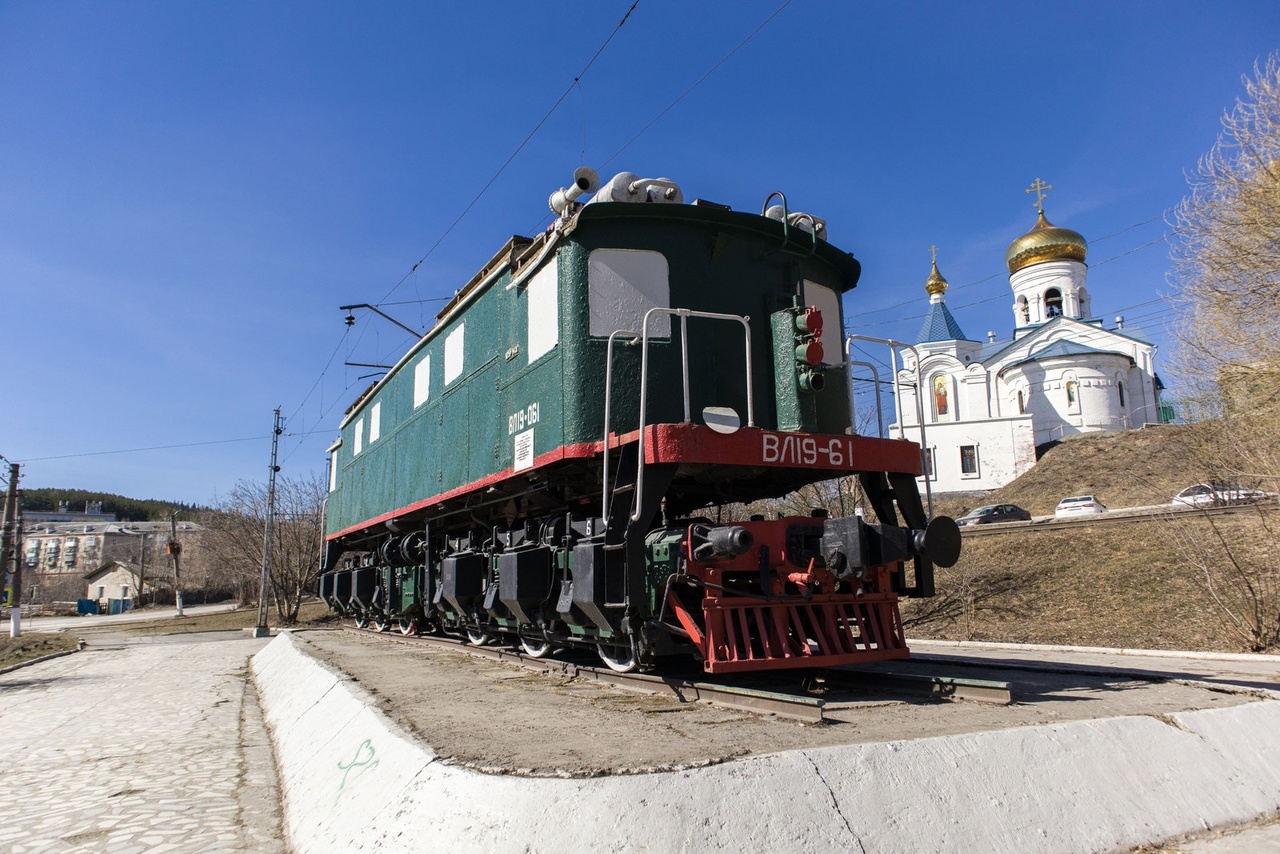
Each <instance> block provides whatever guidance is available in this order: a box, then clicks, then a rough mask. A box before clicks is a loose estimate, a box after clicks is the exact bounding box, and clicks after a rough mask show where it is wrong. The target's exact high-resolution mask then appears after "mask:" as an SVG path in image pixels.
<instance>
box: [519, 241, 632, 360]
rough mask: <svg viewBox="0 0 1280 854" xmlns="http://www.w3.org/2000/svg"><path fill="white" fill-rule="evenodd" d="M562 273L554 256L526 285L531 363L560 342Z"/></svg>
mask: <svg viewBox="0 0 1280 854" xmlns="http://www.w3.org/2000/svg"><path fill="white" fill-rule="evenodd" d="M559 275H560V274H559V270H558V266H557V264H556V261H555V259H554V258H553V259H552V260H551V262H550V263H549V264H547V265H546V266H545V267H543V268H542V269H541V270H539V271H538V272H537V274H536V275H535V276H534V277H533V279H531V280H530V282H529V286H528V287H527V288H525V300H526V301H527V303H528V308H529V338H528V341H529V364H533V363H534V362H536V361H537V360H538V359H539V358H540V357H542V356H543V355H545V354H546V353H549V352H551V350H553V349H554V348H555V346H556V344H558V343H559V342H560V305H559V302H560V300H559V298H560V292H559V282H558V277H559ZM610 331H612V330H610Z"/></svg>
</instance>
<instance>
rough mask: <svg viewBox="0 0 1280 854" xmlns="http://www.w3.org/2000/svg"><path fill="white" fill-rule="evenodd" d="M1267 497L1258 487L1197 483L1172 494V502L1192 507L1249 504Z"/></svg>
mask: <svg viewBox="0 0 1280 854" xmlns="http://www.w3.org/2000/svg"><path fill="white" fill-rule="evenodd" d="M1268 497H1270V496H1269V495H1268V493H1265V492H1263V491H1262V490H1260V489H1245V488H1244V487H1243V486H1237V485H1236V484H1234V483H1197V484H1196V485H1195V486H1188V487H1187V488H1186V489H1184V490H1182V491H1181V492H1179V493H1178V494H1177V495H1175V496H1173V503H1174V504H1188V505H1190V506H1192V507H1221V506H1224V505H1227V504H1250V503H1252V502H1254V501H1262V500H1263V499H1265V498H1268Z"/></svg>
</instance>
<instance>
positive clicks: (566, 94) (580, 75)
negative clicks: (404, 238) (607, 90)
mask: <svg viewBox="0 0 1280 854" xmlns="http://www.w3.org/2000/svg"><path fill="white" fill-rule="evenodd" d="M639 5H640V0H635V2H634V3H632V4H631V6H630V8H628V9H627V12H626V14H625V15H623V16H622V20H620V21H618V25H617V26H616V27H614V28H613V32H611V33H609V36H608V38H606V39H605V40H604V42H603V43H602V44H601V45H600V47H599V48H597V49H596V52H595V53H593V54H592V55H591V58H590V59H589V60H587V64H586V65H584V66H583V67H582V70H581V71H579V72H578V75H577V76H576V77H574V78H573V82H572V83H570V84H569V85H568V86H567V87H565V90H564V92H562V93H561V94H560V97H559V98H557V99H556V102H555V103H554V104H552V105H551V109H549V110H547V112H546V114H545V115H544V116H543V117H542V118H541V119H539V120H538V123H537V124H535V125H534V126H533V130H531V131H529V133H528V134H526V135H525V138H524V139H523V140H521V141H520V144H519V145H517V146H516V149H515V151H513V152H511V155H510V156H509V157H508V158H507V159H506V160H505V161H503V164H502V165H501V166H499V167H498V171H496V172H494V173H493V176H492V177H491V178H489V180H488V181H487V182H486V183H485V185H484V186H483V187H481V188H480V192H478V193H476V195H475V198H473V199H472V200H471V201H470V202H468V203H467V206H466V207H465V208H463V209H462V213H460V214H458V216H457V217H456V218H455V219H454V221H453V222H452V223H450V224H449V227H448V228H446V229H445V230H444V233H443V234H441V235H440V237H439V238H437V240H436V242H435V243H433V244H432V245H431V248H430V249H428V250H427V251H426V254H424V255H423V256H422V257H421V258H419V259H418V261H417V263H415V264H414V265H413V267H412V268H411V269H410V270H409V272H407V273H405V274H404V276H403V277H402V278H401V279H400V281H398V282H396V283H395V285H393V286H392V288H391V290H389V291H387V292H386V293H385V294H383V296H382V299H381V300H379V301H378V304H381V303H382V301H383V300H386V299H387V298H388V297H390V296H391V295H392V294H393V293H395V292H396V290H397V289H398V288H399V287H400V286H401V285H403V284H404V283H405V281H406V280H407V279H408V278H409V277H410V276H412V275H413V274H414V273H415V272H416V271H417V269H418V268H419V267H420V266H422V263H423V262H424V261H426V260H427V259H428V258H430V257H431V255H432V253H434V252H435V251H436V249H438V248H439V246H440V244H441V243H443V242H444V240H445V238H447V237H448V236H449V235H450V234H451V233H452V232H453V230H454V229H455V228H457V227H458V223H460V222H462V220H463V219H464V218H466V216H467V214H469V213H470V212H471V209H472V208H474V207H475V206H476V204H477V203H478V202H479V201H480V199H481V198H483V197H484V194H485V193H487V192H489V188H490V187H492V186H493V185H494V183H495V182H496V181H497V180H498V178H500V177H501V176H502V173H503V172H505V171H507V167H508V166H510V165H511V163H512V161H514V160H515V159H516V157H518V156H519V154H520V152H521V151H524V148H525V146H526V145H528V144H529V141H530V140H531V139H533V137H534V135H535V134H537V132H538V131H539V130H541V129H542V126H543V125H544V124H546V123H547V120H548V119H550V118H551V116H552V114H554V113H555V111H556V110H557V109H559V108H560V105H561V104H562V103H564V99H565V98H567V97H569V93H570V92H572V91H573V90H574V87H576V86H577V85H578V83H579V81H581V80H582V78H583V77H584V76H585V75H586V73H587V72H588V71H590V70H591V66H592V65H594V64H595V61H596V60H597V59H598V58H599V57H600V54H602V53H604V49H605V48H606V47H608V46H609V43H610V42H611V41H613V38H614V36H616V35H617V34H618V32H619V31H620V30H621V29H622V27H623V25H624V24H626V23H627V19H628V18H630V17H631V13H632V12H634V11H635V10H636V7H637V6H639Z"/></svg>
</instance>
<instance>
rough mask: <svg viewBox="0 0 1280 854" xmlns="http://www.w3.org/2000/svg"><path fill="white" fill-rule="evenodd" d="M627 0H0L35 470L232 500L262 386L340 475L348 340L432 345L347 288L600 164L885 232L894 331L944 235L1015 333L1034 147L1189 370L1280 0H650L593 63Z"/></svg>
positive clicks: (18, 303)
mask: <svg viewBox="0 0 1280 854" xmlns="http://www.w3.org/2000/svg"><path fill="white" fill-rule="evenodd" d="M630 6H631V3H630V2H614V0H608V2H606V0H595V2H561V3H557V4H542V3H515V2H509V3H500V2H472V3H456V4H448V5H445V4H422V3H408V2H405V3H397V2H384V3H377V4H355V3H343V4H339V3H295V2H253V3H248V2H217V3H213V2H183V3H171V2H109V3H108V2H45V1H44V0H39V1H38V2H26V0H3V2H0V293H3V297H4V299H3V306H4V309H5V312H4V322H3V325H2V326H0V454H3V455H4V456H5V457H7V458H8V459H10V460H14V461H18V462H22V463H23V464H24V467H23V486H25V487H29V488H34V487H42V486H61V487H78V488H87V489H96V490H103V491H109V492H117V493H123V494H127V495H132V496H136V497H139V498H146V497H154V498H163V499H171V500H184V501H192V502H202V503H207V502H211V501H214V500H216V499H217V497H218V496H219V495H223V494H225V493H226V492H227V491H228V490H229V489H230V488H231V487H232V486H233V485H234V484H235V482H236V481H237V480H238V479H242V478H243V479H258V480H261V479H263V478H265V476H266V470H267V464H268V459H269V454H270V439H269V434H270V427H271V419H272V410H273V409H274V408H275V407H277V406H280V407H281V408H282V410H283V412H284V414H285V416H286V417H287V418H288V419H289V421H288V433H287V435H286V436H285V437H284V441H283V444H282V458H283V461H284V473H285V474H293V475H298V474H303V473H306V472H308V471H311V470H319V471H323V468H324V448H325V447H326V446H327V445H328V444H329V442H330V441H331V440H332V438H333V436H334V435H335V434H336V430H337V424H338V421H339V419H340V417H341V415H342V411H343V409H345V408H346V406H347V405H348V404H349V403H350V402H351V400H352V399H353V397H354V396H355V395H356V394H357V393H358V392H359V391H360V390H361V389H362V388H363V387H364V386H365V385H367V384H368V382H369V381H370V380H369V379H368V378H366V377H364V375H365V374H367V373H368V372H369V371H368V369H359V368H348V367H344V365H343V362H344V360H351V361H361V362H374V363H378V362H383V363H385V362H386V361H387V360H391V361H394V360H395V358H396V357H397V356H398V355H399V354H400V353H401V352H402V351H403V350H404V349H405V348H406V347H407V346H408V344H409V343H410V341H409V338H408V337H407V336H406V335H405V334H404V333H403V332H401V331H400V330H398V329H396V328H395V327H394V326H392V325H391V324H388V323H385V322H382V321H379V320H376V319H375V318H373V317H372V316H371V315H368V314H367V313H363V314H361V316H360V320H359V323H357V325H356V326H355V327H354V328H352V329H350V330H348V329H347V328H346V327H345V326H344V325H343V323H342V313H341V312H339V311H338V306H339V305H343V304H347V303H362V302H370V303H373V302H380V303H382V304H383V307H384V309H385V310H386V311H387V312H388V313H390V314H392V315H394V316H396V317H397V318H398V319H400V320H402V321H403V322H405V323H407V324H408V325H410V326H415V327H417V326H421V325H426V324H429V323H430V321H431V318H432V317H433V316H434V314H435V311H436V310H437V309H438V307H439V305H440V303H439V302H438V301H435V300H439V299H440V298H441V297H443V296H447V295H449V294H451V293H452V292H453V290H454V289H455V288H457V287H460V286H461V285H462V284H463V283H465V282H466V280H467V279H468V278H470V276H471V274H472V273H473V272H474V271H475V270H476V269H477V268H478V267H479V266H480V265H481V264H482V263H483V262H484V261H485V260H487V259H488V257H489V256H490V255H491V254H492V253H493V252H494V251H495V250H496V249H497V248H498V247H499V246H500V245H501V244H502V242H503V241H504V240H505V239H506V238H507V237H508V236H510V235H511V234H531V233H533V232H535V231H536V230H538V229H540V228H541V227H543V226H545V224H546V223H547V222H548V215H549V211H548V210H547V207H546V198H547V196H548V195H549V194H550V193H551V192H552V191H554V190H555V189H557V188H559V187H561V186H563V185H564V184H565V183H566V182H567V180H568V179H569V176H570V175H571V174H572V170H573V169H574V167H576V166H578V165H580V164H582V163H586V164H589V165H592V166H594V167H596V168H597V169H599V170H600V172H601V173H602V174H603V175H606V176H608V175H611V174H613V173H614V172H617V171H622V170H627V171H630V172H635V173H637V174H641V175H649V176H659V175H661V176H665V177H670V178H672V179H674V180H676V181H677V182H679V183H680V184H681V186H682V188H683V189H684V192H685V195H686V198H690V199H692V198H695V197H701V198H706V199H710V200H713V201H717V202H721V203H726V204H730V205H732V206H733V207H734V208H736V209H745V210H758V207H759V205H760V204H761V202H763V200H764V198H765V196H766V195H767V194H768V193H769V192H770V191H772V190H778V189H780V190H783V191H785V192H786V193H787V197H788V199H789V201H790V203H791V206H792V208H793V209H801V210H807V211H810V212H812V213H814V214H816V215H818V216H821V217H824V218H826V219H827V221H828V225H829V229H830V236H831V239H832V241H833V242H834V243H836V244H837V245H839V246H841V247H842V248H844V249H847V250H849V251H852V252H853V253H854V254H855V255H856V256H857V257H858V258H859V260H861V262H862V264H863V278H862V282H861V284H860V285H859V287H858V288H857V290H856V291H854V292H853V293H852V294H851V295H850V296H849V297H848V298H847V299H846V304H845V305H846V314H847V320H848V322H849V324H850V326H851V327H852V328H853V329H854V330H855V331H862V332H865V333H866V334H871V335H876V336H884V337H894V338H899V339H904V340H909V341H910V340H914V337H915V333H916V330H917V329H918V327H919V325H920V316H921V315H923V313H924V311H925V308H926V305H927V301H926V300H927V298H926V295H925V293H924V288H923V284H924V280H925V277H926V276H927V275H928V272H929V251H928V247H929V246H930V245H931V244H936V245H937V246H938V247H939V255H938V263H939V266H940V267H941V270H942V272H943V274H944V275H945V276H946V277H947V279H948V280H949V281H950V282H951V290H950V291H949V292H948V295H947V298H948V303H947V304H948V306H949V307H950V308H951V309H952V311H953V313H954V314H955V316H956V318H957V319H958V321H959V322H960V325H961V326H962V328H963V329H964V330H965V332H966V333H967V334H968V336H969V337H971V338H976V339H979V340H981V339H983V337H984V336H985V333H986V332H987V330H992V331H995V332H996V333H997V334H998V335H999V336H1000V337H1002V338H1004V337H1007V336H1008V334H1009V331H1010V329H1011V327H1012V317H1013V316H1012V312H1011V310H1010V303H1011V301H1012V298H1011V296H1010V292H1009V288H1008V281H1007V273H1006V271H1005V268H1004V251H1005V248H1006V247H1007V246H1008V244H1009V242H1010V241H1011V240H1013V239H1014V238H1015V237H1017V236H1018V235H1020V234H1022V233H1023V232H1024V231H1026V230H1027V229H1028V228H1029V227H1030V226H1031V224H1032V223H1033V222H1034V217H1035V208H1034V203H1033V199H1032V198H1031V197H1029V196H1027V195H1025V194H1024V192H1023V191H1024V189H1025V188H1026V187H1027V186H1028V185H1029V184H1030V183H1031V181H1032V180H1033V179H1034V178H1036V177H1042V178H1043V179H1045V180H1046V181H1048V182H1049V183H1050V184H1052V185H1053V186H1054V187H1055V189H1054V190H1053V191H1052V192H1051V193H1050V194H1049V197H1048V200H1047V202H1046V210H1047V213H1048V215H1049V217H1050V219H1051V220H1053V221H1054V223H1055V224H1058V225H1064V226H1068V227H1070V228H1074V229H1076V230H1077V231H1079V232H1081V233H1082V234H1084V236H1085V237H1086V238H1087V239H1089V241H1090V253H1089V263H1090V276H1089V286H1090V288H1089V289H1090V292H1091V294H1092V297H1093V305H1094V308H1095V313H1097V314H1098V315H1099V316H1102V317H1107V318H1108V319H1110V318H1111V317H1113V316H1114V315H1115V314H1117V313H1123V314H1125V315H1126V317H1128V318H1129V323H1128V328H1130V329H1132V328H1133V327H1135V326H1141V327H1142V328H1143V329H1144V330H1145V332H1146V333H1147V335H1148V337H1150V338H1151V339H1152V340H1154V341H1156V342H1157V343H1158V344H1159V345H1160V351H1161V352H1160V355H1159V356H1158V358H1157V369H1158V370H1160V372H1161V376H1162V378H1163V379H1164V380H1165V383H1166V385H1168V386H1170V392H1171V393H1174V394H1176V392H1177V377H1176V375H1172V374H1171V372H1170V369H1169V367H1168V361H1167V357H1168V353H1169V350H1170V348H1171V347H1172V344H1171V343H1170V340H1169V337H1168V334H1167V332H1166V330H1165V327H1166V324H1167V322H1168V321H1169V320H1171V319H1172V315H1171V313H1170V311H1169V309H1168V305H1167V303H1163V302H1152V301H1155V300H1159V298H1160V297H1161V295H1162V294H1167V293H1168V292H1169V287H1168V285H1167V284H1166V281H1165V276H1166V272H1167V269H1168V247H1167V245H1166V244H1165V243H1164V242H1163V240H1162V238H1163V236H1164V235H1165V234H1166V232H1167V230H1168V229H1167V225H1166V224H1165V219H1164V215H1165V212H1166V211H1167V210H1168V209H1169V208H1170V207H1172V206H1173V205H1175V204H1176V203H1177V201H1178V200H1179V199H1180V198H1181V197H1182V195H1183V194H1184V192H1185V189H1186V181H1185V177H1184V176H1185V173H1186V171H1187V170H1189V169H1192V168H1194V165H1195V162H1196V159H1197V157H1199V155H1200V154H1202V153H1203V152H1204V151H1205V150H1207V149H1208V148H1209V146H1210V145H1212V143H1213V141H1214V138H1215V136H1216V134H1217V132H1218V128H1219V124H1218V120H1219V117H1220V116H1221V114H1222V112H1223V110H1224V109H1225V108H1227V107H1229V106H1230V104H1231V103H1232V102H1233V100H1234V99H1235V98H1236V97H1237V96H1238V95H1239V94H1240V93H1241V91H1242V87H1241V85H1240V77H1241V75H1242V74H1245V73H1247V72H1249V71H1250V69H1251V68H1252V65H1253V62H1254V61H1255V60H1256V59H1259V58H1261V57H1265V56H1266V55H1267V54H1268V53H1269V52H1271V51H1274V50H1276V49H1278V48H1280V4H1276V3H1274V2H1235V3H1213V4H1209V3H1177V2H1173V3H1162V4H1138V3H1115V2H1107V3H1076V4H1068V5H1062V4H1050V5H1045V4H1026V3H963V4H961V3H941V2H921V3H893V4H891V3H852V2H850V3H840V2H832V0H793V2H791V3H789V4H786V5H785V8H782V9H781V11H780V12H778V9H779V8H780V7H781V6H783V3H782V0H767V2H756V0H742V2H687V0H686V2H682V3H676V2H669V0H640V2H639V3H638V5H637V6H636V8H635V10H634V12H632V14H631V15H630V17H629V18H628V20H627V22H626V24H625V25H624V26H622V28H621V29H620V30H618V31H617V33H616V35H614V36H613V38H612V40H611V41H610V42H609V44H608V45H607V46H606V47H605V48H604V50H603V51H602V52H601V53H600V54H599V56H598V58H596V59H595V61H594V63H592V64H591V66H590V68H589V69H588V70H587V71H586V73H585V74H583V75H582V76H581V79H580V80H579V82H578V84H577V85H576V86H574V85H572V84H573V81H574V78H575V77H578V76H579V74H580V73H581V72H582V70H583V68H584V67H585V66H587V64H588V61H590V60H591V57H592V55H593V54H595V53H596V51H597V49H599V48H600V46H601V45H602V44H603V43H604V42H605V40H606V39H607V38H609V36H610V33H612V32H614V29H615V27H617V24H618V22H619V20H620V19H621V18H622V17H623V15H624V14H625V13H626V12H627V10H628V8H629V7H630ZM775 12H777V14H776V16H774V17H772V19H770V16H773V15H774V13H775ZM766 21H768V23H765V22H766ZM762 24H764V26H763V27H761V25H762ZM757 28H759V29H758V31H757ZM753 32H754V33H755V34H754V35H752V33H753ZM748 37H750V39H749V40H748V41H747V42H746V44H745V45H742V46H741V47H740V48H739V49H738V50H737V51H736V52H733V53H732V55H729V56H728V58H727V59H726V58H725V57H726V55H728V54H730V52H731V51H734V48H735V47H736V46H738V45H740V43H742V42H743V41H744V39H748ZM722 59H723V62H722V63H721V60H722ZM717 63H720V64H719V65H718V66H717ZM713 68H714V70H713ZM708 72H710V74H708ZM704 75H705V77H704ZM699 80H701V82H700V83H699V82H698V81H699ZM695 84H697V85H696V86H695ZM690 87H694V88H693V89H692V91H688V90H689V89H690ZM567 89H568V90H569V91H568V94H567V97H565V98H564V100H563V101H562V102H561V103H560V105H559V107H558V108H557V109H556V110H555V111H554V112H553V113H552V114H551V116H550V117H549V118H548V119H547V120H546V122H545V123H544V124H543V125H542V126H541V128H540V129H539V130H538V132H537V133H536V134H535V135H534V136H533V137H532V138H531V139H530V140H529V142H528V143H527V145H525V146H524V148H523V149H522V150H521V151H520V152H519V154H517V155H516V156H515V157H514V159H512V160H511V162H510V165H509V166H507V167H506V169H505V170H504V171H502V173H501V174H500V175H498V177H497V178H496V179H495V180H493V183H492V185H491V186H490V187H489V189H488V190H487V192H486V193H485V194H484V195H483V196H482V197H481V198H480V199H479V201H476V202H475V204H474V206H473V207H472V208H471V209H470V211H469V212H468V213H467V215H466V216H465V217H463V218H462V219H461V221H459V222H457V225H456V226H455V227H453V229H452V231H449V229H450V226H451V225H452V224H453V223H454V222H455V221H456V220H458V217H459V215H460V214H462V212H463V211H464V209H466V208H467V206H468V205H469V204H470V203H471V202H472V201H473V200H475V199H476V197H477V194H479V193H480V192H481V190H482V189H483V188H484V187H485V185H486V184H487V183H489V181H490V180H491V179H494V176H495V174H497V173H498V171H499V169H500V168H501V167H502V166H503V164H504V162H506V161H507V160H508V158H510V157H511V156H512V153H513V152H515V151H516V149H517V147H518V146H519V145H520V144H521V142H522V141H523V140H524V139H525V138H526V136H528V134H529V133H530V131H531V130H533V129H534V127H535V126H536V125H537V124H538V122H539V121H540V120H542V119H543V117H544V116H545V115H546V114H547V112H548V110H550V109H551V108H552V106H553V105H554V104H556V102H557V100H558V99H560V97H561V95H563V94H564V93H565V92H566V90H567ZM686 92H687V94H686V95H685V96H684V97H683V98H682V99H680V100H679V101H678V103H675V105H674V106H671V105H672V103H673V102H676V101H677V99H678V98H680V96H681V95H682V93H686ZM668 107H670V109H669V110H668V109H667V108H668ZM664 110H667V112H665V114H663V111H664ZM660 114H661V117H660V118H657V120H656V121H653V120H654V119H655V118H656V117H658V116H659V115H660ZM651 122H652V124H650V123H651ZM646 128H647V129H646ZM446 232H448V234H447V236H445V235H446ZM442 237H443V239H441V238H442ZM433 247H434V249H433ZM423 256H427V257H426V259H425V260H424V261H423V262H422V264H421V265H420V266H419V267H418V268H417V270H416V271H414V272H412V273H410V271H411V269H412V268H413V267H414V264H415V263H416V262H417V261H418V260H419V259H421V258H423ZM871 352H872V354H873V355H875V356H876V357H878V358H883V357H884V355H885V354H884V352H882V350H881V348H875V349H874V350H872V351H871ZM331 356H332V360H331ZM166 446H185V447H166ZM132 449H151V450H132ZM122 451H127V452H122Z"/></svg>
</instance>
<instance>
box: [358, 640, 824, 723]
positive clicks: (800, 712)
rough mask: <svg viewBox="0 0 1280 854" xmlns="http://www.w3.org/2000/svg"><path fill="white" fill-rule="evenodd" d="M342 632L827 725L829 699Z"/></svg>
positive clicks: (494, 649) (500, 650)
mask: <svg viewBox="0 0 1280 854" xmlns="http://www.w3.org/2000/svg"><path fill="white" fill-rule="evenodd" d="M342 628H343V630H344V631H349V632H353V633H356V634H368V635H375V636H377V637H379V638H382V639H384V640H389V641H396V642H400V643H407V644H427V645H428V646H435V647H439V648H441V649H448V650H451V651H453V652H461V653H465V654H467V655H473V656H476V657H478V658H487V659H490V660H493V661H502V662H506V663H508V664H514V665H517V666H519V667H524V668H526V669H528V670H534V671H538V672H542V673H550V674H555V675H560V676H567V677H569V678H571V679H574V678H582V679H590V680H592V681H595V682H599V683H602V684H605V685H612V686H614V687H616V688H625V689H628V690H632V691H644V692H646V693H650V694H671V695H673V696H675V698H676V699H677V700H679V701H680V702H681V703H691V702H698V701H701V702H705V703H711V704H713V705H716V706H721V707H723V708H727V709H735V710H738V711H745V712H756V713H758V714H768V715H776V716H778V717H781V718H788V719H791V720H797V721H803V722H805V723H822V722H823V721H824V718H823V716H822V710H823V707H824V706H825V705H826V701H825V700H821V699H816V698H813V697H798V696H793V695H790V694H778V693H774V692H771V691H758V690H755V689H752V688H739V687H734V686H728V685H715V684H711V683H707V682H697V681H690V680H688V679H682V678H679V677H673V676H655V675H653V674H650V673H618V672H616V671H613V670H609V669H607V668H604V667H591V666H590V665H583V664H577V663H575V662H571V661H560V660H559V659H555V658H534V657H532V656H530V655H526V654H525V653H523V652H520V651H519V650H516V649H510V648H501V647H487V646H474V645H472V644H468V643H464V642H463V641H461V640H454V639H452V638H442V637H429V636H425V635H418V636H414V635H403V634H398V633H387V632H378V631H371V630H369V629H358V628H355V627H353V626H347V625H344V626H343V627H342Z"/></svg>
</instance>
